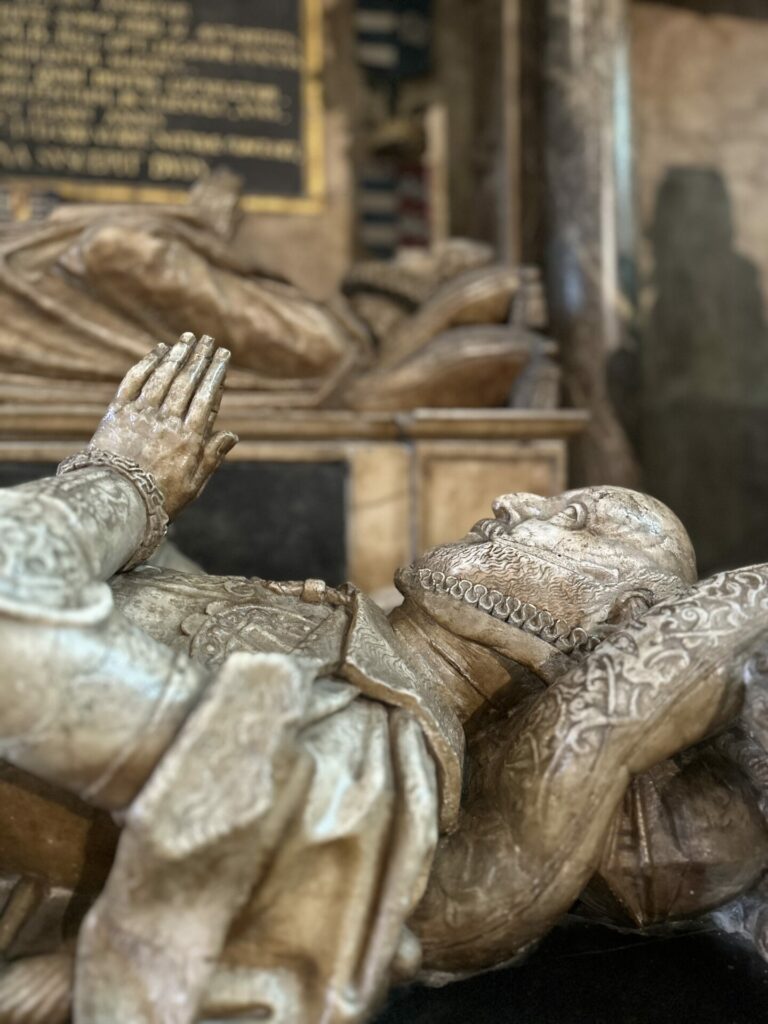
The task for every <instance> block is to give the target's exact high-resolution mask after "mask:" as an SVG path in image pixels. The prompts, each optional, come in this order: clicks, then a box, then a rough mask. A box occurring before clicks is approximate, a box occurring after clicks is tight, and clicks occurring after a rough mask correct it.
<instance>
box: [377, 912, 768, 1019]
mask: <svg viewBox="0 0 768 1024" xmlns="http://www.w3.org/2000/svg"><path fill="white" fill-rule="evenodd" d="M767 1013H768V966H766V964H765V963H764V962H763V961H762V960H760V959H759V957H758V956H757V955H756V954H755V953H754V952H753V951H751V950H749V949H747V948H745V947H744V946H742V945H741V944H737V943H736V942H735V941H734V940H732V939H729V938H727V937H725V936H721V935H716V934H713V933H707V934H696V935H690V934H689V935H681V934H673V935H671V936H669V937H666V938H642V937H637V936H633V935H623V934H618V933H616V932H612V931H609V930H608V929H601V928H595V927H587V926H582V925H574V926H571V927H568V928H559V929H556V930H555V931H554V932H553V933H552V935H550V936H549V938H548V939H546V940H545V942H543V943H542V945H541V946H540V947H539V949H538V950H537V951H536V952H535V953H532V954H531V956H530V957H529V958H528V959H527V960H526V961H525V963H523V964H521V965H520V966H519V967H511V968H507V969H506V970H503V971H494V972H492V973H489V974H484V975H480V976H478V977H476V978H472V979H470V980H469V981H464V982H458V983H455V984H453V985H448V986H446V987H445V988H441V989H427V988H422V987H420V986H414V987H412V988H410V989H402V990H400V991H397V992H395V993H394V994H393V996H392V997H391V999H390V1001H389V1003H388V1005H387V1008H386V1009H385V1011H384V1012H383V1013H382V1014H381V1015H380V1016H379V1017H378V1018H377V1020H376V1022H375V1024H684V1022H686V1021H696V1024H757V1022H758V1021H762V1020H765V1018H766V1014H767Z"/></svg>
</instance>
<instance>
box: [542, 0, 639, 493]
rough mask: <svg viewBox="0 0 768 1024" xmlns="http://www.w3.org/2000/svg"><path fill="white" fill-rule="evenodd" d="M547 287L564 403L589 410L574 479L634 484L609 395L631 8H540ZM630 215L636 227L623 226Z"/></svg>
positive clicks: (555, 3)
mask: <svg viewBox="0 0 768 1024" xmlns="http://www.w3.org/2000/svg"><path fill="white" fill-rule="evenodd" d="M542 6H543V8H544V16H545V25H544V26H543V28H544V38H545V45H544V54H543V61H544V67H543V74H544V98H543V106H544V111H543V114H544V136H545V138H544V143H545V150H546V156H545V166H546V189H545V193H546V199H545V203H546V211H545V216H546V280H547V298H548V302H549V313H550V322H551V327H552V333H553V335H554V336H555V337H556V338H557V339H558V341H559V342H560V344H561V349H562V362H563V370H564V382H565V388H566V399H567V401H568V403H569V404H571V405H574V406H580V407H582V408H585V409H588V410H589V412H590V413H591V416H592V421H591V424H590V427H589V428H588V429H587V431H586V433H585V434H584V436H583V437H582V439H581V440H580V441H578V442H577V443H576V445H575V447H574V451H573V461H572V476H573V478H574V482H576V483H579V484H583V483H594V484H600V483H613V484H621V485H624V486H633V485H634V486H636V485H637V479H638V471H637V466H636V463H635V460H634V456H633V454H632V450H631V448H630V445H629V443H628V441H627V438H626V435H625V434H624V431H623V429H622V427H621V425H620V423H619V420H618V418H617V416H616V413H615V410H614V408H613V406H612V404H611V400H610V397H609V393H608V377H607V366H608V362H609V360H610V359H611V357H612V356H614V355H616V354H617V353H618V351H619V349H620V347H621V346H622V341H623V336H624V332H625V328H626V325H627V320H628V307H629V303H628V301H627V299H626V294H625V291H624V290H623V288H622V285H621V281H620V269H619V268H620V257H621V255H622V254H621V253H620V247H624V248H625V249H627V248H628V249H629V251H628V252H627V253H625V254H624V256H625V257H628V258H629V263H630V264H631V263H633V262H634V261H633V257H632V252H631V248H632V242H631V207H632V202H631V185H630V182H629V159H630V151H629V145H630V141H629V124H630V98H629V88H630V87H629V75H628V58H627V37H626V32H627V10H626V8H627V0H543V4H542ZM628 217H629V220H628Z"/></svg>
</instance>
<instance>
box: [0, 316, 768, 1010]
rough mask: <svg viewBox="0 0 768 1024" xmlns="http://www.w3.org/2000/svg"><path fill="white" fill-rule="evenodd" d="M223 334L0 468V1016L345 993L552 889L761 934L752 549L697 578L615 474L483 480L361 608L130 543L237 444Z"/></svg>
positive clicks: (760, 695)
mask: <svg viewBox="0 0 768 1024" xmlns="http://www.w3.org/2000/svg"><path fill="white" fill-rule="evenodd" d="M228 359H229V354H228V352H227V351H226V350H222V349H218V350H216V349H215V347H214V345H213V342H212V341H211V340H210V339H209V338H202V339H201V340H200V341H195V339H194V338H193V337H192V336H191V335H185V336H183V338H182V340H181V341H180V342H179V343H178V344H177V345H176V346H174V347H173V348H171V349H168V348H167V347H166V346H164V345H160V346H157V347H156V348H155V349H154V350H153V351H152V352H151V353H150V354H149V355H148V356H146V357H145V358H144V359H143V360H142V361H141V362H140V363H139V364H138V365H137V366H135V367H134V368H133V369H132V370H131V371H129V373H128V375H127V376H126V378H125V379H124V381H123V383H122V384H121V385H120V388H119V390H118V393H117V396H116V398H115V399H114V401H113V402H112V404H111V405H110V406H109V409H108V410H107V413H106V415H105V417H104V419H103V420H102V422H101V425H100V426H99V428H98V429H97V431H96V434H95V435H94V437H93V441H92V444H91V446H90V447H89V448H88V449H86V451H85V452H84V453H83V454H81V455H80V456H76V457H75V458H74V459H70V460H67V462H66V463H65V464H63V465H62V467H61V471H60V475H58V476H56V477H54V478H49V479H45V480H40V481H37V482H34V483H29V484H23V485H21V486H18V487H14V488H8V489H6V490H4V491H2V492H1V493H0V526H1V529H0V640H1V641H2V642H1V643H0V757H2V762H0V765H1V766H2V768H1V770H0V817H2V819H3V820H2V827H1V828H0V877H2V883H1V884H2V890H0V891H1V892H2V901H3V902H2V910H1V911H0V950H1V951H2V955H3V969H2V973H0V1020H3V1021H5V1022H9V1024H35V1022H39V1024H64V1022H65V1021H67V1020H68V1019H70V1017H71V1018H72V1019H73V1020H74V1021H75V1022H76V1024H106V1022H114V1021H131V1022H137V1024H141V1022H146V1024H161V1022H162V1024H187V1022H193V1021H206V1020H207V1021H218V1020H222V1019H238V1020H253V1021H256V1020H269V1021H274V1022H275V1024H313V1022H316V1024H353V1022H362V1021H365V1020H367V1019H369V1018H370V1016H371V1015H372V1014H373V1013H374V1012H375V1011H376V1009H377V1007H378V1006H379V1005H380V1001H381V999H382V998H383V996H384V995H385V994H386V992H387V990H388V988H389V986H391V985H393V984H395V983H398V982H403V981H406V980H408V979H413V978H418V979H421V980H424V981H427V982H429V983H442V982H445V981H449V980H451V979H453V978H459V977H463V976H466V975H468V974H472V973H475V972H478V971H482V970H486V969H488V968H492V967H495V966H498V965H500V964H503V963H508V962H510V961H514V960H515V959H516V958H517V957H519V956H520V955H521V954H523V953H525V952H530V951H531V950H533V949H534V947H535V945H536V943H537V942H538V941H539V940H540V939H541V938H542V937H543V936H545V935H546V934H547V932H548V931H549V930H550V929H551V928H552V927H553V926H554V925H555V924H556V923H557V922H558V920H560V919H561V918H562V917H563V915H565V914H566V913H567V912H568V911H570V910H571V909H572V908H573V907H574V904H576V906H577V909H578V913H580V914H581V915H582V916H584V917H585V918H588V919H591V920H597V921H600V922H602V923H604V924H606V925H611V926H615V927H622V928H632V929H637V930H643V929H647V928H653V929H656V930H658V929H664V928H665V927H674V928H679V927H681V925H682V923H683V922H686V921H692V922H696V921H700V920H701V919H702V917H704V916H705V915H710V918H709V919H710V921H714V922H715V923H717V924H718V925H720V926H722V927H725V928H728V929H730V930H735V931H739V932H741V933H742V934H743V935H744V936H745V937H747V938H748V939H750V940H751V941H752V942H753V944H754V946H755V948H756V950H757V951H758V952H759V953H760V954H761V955H766V952H767V951H768V950H767V942H768V917H767V910H766V903H765V881H764V876H765V870H766V867H768V826H767V825H766V818H765V813H766V810H767V809H768V805H767V804H766V797H767V795H768V762H767V761H766V744H768V649H767V648H766V643H765V629H766V625H768V587H767V585H768V568H766V566H762V565H758V566H752V567H749V568H745V569H740V570H735V571H731V572H726V573H721V574H719V575H718V576H714V577H712V578H710V579H706V580H703V581H697V574H696V565H695V558H694V552H693V550H692V547H691V544H690V541H689V539H688V536H687V534H686V531H685V529H684V527H683V526H682V525H681V523H680V522H679V521H678V520H677V519H676V517H675V516H674V515H673V514H672V513H671V512H670V511H669V509H667V508H666V507H665V506H663V505H662V504H660V503H659V502H658V501H656V500H654V499H653V498H650V497H648V496H646V495H642V494H638V493H636V492H633V491H628V490H623V489H620V488H615V487H591V488H585V489H582V490H578V491H570V492H567V493H565V494H562V495H559V496H557V497H554V498H540V497H537V496H536V495H533V494H507V495H502V496H500V497H499V498H498V499H497V500H496V501H495V503H494V506H493V509H492V510H490V515H489V517H488V518H487V519H483V520H481V521H480V522H478V523H476V524H475V525H474V526H472V527H471V528H470V530H469V532H468V533H467V535H466V536H465V537H464V538H462V539H460V540H457V541H456V542H455V543H452V544H445V545H442V546H439V547H437V548H434V549H432V550H431V551H428V552H427V553H426V554H425V555H423V556H422V557H421V558H420V559H418V560H417V561H415V562H414V563H413V564H411V565H410V566H407V567H405V568H403V569H402V570H401V571H400V572H399V573H398V576H397V579H396V583H397V586H398V587H399V589H400V591H401V593H402V595H403V603H402V605H401V606H400V607H399V608H397V609H395V610H394V611H393V612H391V613H390V614H389V615H388V616H387V615H385V614H384V613H383V612H382V611H381V609H380V608H379V607H378V606H377V605H376V604H375V603H374V602H373V601H372V600H371V599H370V598H368V597H366V596H365V595H364V594H363V593H361V592H360V591H358V590H356V589H355V588H354V587H351V586H344V587H341V588H336V589H334V588H331V587H328V586H326V584H324V583H323V582H322V581H319V580H314V579H309V580H300V581H295V582H272V581H268V580H263V579H258V578H250V579H246V578H242V577H213V576H207V575H205V574H201V573H189V572H180V571H176V570H174V569H172V568H168V567H167V566H162V565H151V564H146V562H143V560H145V559H146V558H147V557H149V555H150V553H151V551H152V550H154V548H155V547H156V546H157V545H158V544H159V543H160V542H161V540H162V537H163V533H164V529H165V523H166V520H167V519H173V518H174V517H175V516H176V515H177V514H178V513H179V512H180V511H181V510H182V509H183V507H184V506H185V505H186V504H188V503H189V502H190V501H192V500H193V499H194V498H195V496H196V495H197V494H198V493H199V492H200V490H201V488H202V487H203V486H205V484H206V482H207V481H208V479H209V477H210V476H211V475H212V474H213V473H214V471H215V469H216V468H217V466H218V465H219V464H220V463H221V461H222V460H223V458H224V457H225V455H226V453H227V452H228V451H229V450H230V449H231V447H232V446H233V444H234V443H235V441H236V438H235V437H234V436H233V435H231V434H229V433H227V432H221V431H218V432H217V431H216V429H215V420H216V413H217V410H218V407H219V403H220V400H221V395H222V389H223V385H224V377H225V373H226V369H227V362H228ZM211 486H212V487H215V486H216V484H215V481H213V482H212V483H211ZM371 543H375V538H373V537H372V538H371ZM137 562H141V563H142V564H136V563H137ZM532 955H535V952H534V953H533V954H532Z"/></svg>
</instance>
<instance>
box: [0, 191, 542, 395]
mask: <svg viewBox="0 0 768 1024" xmlns="http://www.w3.org/2000/svg"><path fill="white" fill-rule="evenodd" d="M238 199H239V185H238V183H237V181H236V180H235V179H234V177H232V176H230V175H228V174H227V173H226V172H221V173H218V174H213V175H211V177H210V178H209V179H206V180H203V181H201V182H200V183H198V185H197V186H195V188H193V190H192V192H191V194H190V197H189V202H188V203H187V204H186V205H183V206H177V207H154V208H153V207H148V206H141V205H132V206H131V205H126V206H111V207H110V206H106V207H104V206H102V207H98V206H89V207H83V206H71V207H66V206H65V207H61V208H59V209H58V210H57V211H55V213H54V214H53V216H52V217H51V218H50V219H49V220H47V221H45V222H43V223H42V224H21V225H16V226H13V227H11V228H8V229H6V230H5V232H4V233H3V234H2V236H0V397H2V398H3V399H4V400H6V401H11V402H16V403H18V404H19V405H20V406H25V405H39V406H45V405H46V404H51V403H54V404H56V403H59V404H61V403H65V402H69V403H75V404H80V405H82V404H87V403H89V402H93V401H97V400H99V399H101V401H102V404H103V405H106V403H107V402H108V401H109V399H110V396H111V392H112V391H113V390H114V386H115V385H116V383H117V382H118V381H119V380H120V378H121V377H122V376H123V374H124V373H125V371H126V370H127V368H128V367H129V366H130V364H131V362H133V361H135V360H136V359H139V358H140V357H141V356H142V355H143V353H144V352H146V351H147V349H148V348H149V347H150V346H151V345H152V344H154V343H155V341H157V340H163V341H166V342H169V343H172V342H173V340H174V339H175V338H176V337H177V336H178V333H179V332H180V331H182V330H184V329H185V328H186V326H187V325H188V324H189V323H198V322H201V323H205V324H207V325H208V328H209V330H210V331H211V332H212V333H214V334H215V336H216V338H217V339H218V341H219V343H220V344H223V345H226V346H227V347H228V348H229V349H230V351H231V352H232V371H231V374H230V385H231V393H230V395H229V396H228V399H227V404H228V405H229V406H230V407H232V409H235V408H237V409H239V410H240V411H243V410H245V411H247V410H249V409H250V410H256V409H259V408H263V407H264V406H267V407H274V406H284V407H285V406H288V407H294V408H307V407H317V406H324V407H332V408H339V407H341V408H352V409H359V410H374V411H380V410H399V409H411V408H414V407H417V406H443V407H450V406H499V405H506V404H507V403H508V401H509V400H510V393H511V391H512V387H513V385H514V383H515V381H516V380H517V379H518V377H519V375H520V374H521V371H523V370H524V369H527V370H528V374H529V376H531V375H532V376H533V378H534V379H533V382H532V383H529V385H528V386H527V388H526V389H524V393H520V394H518V395H517V397H516V398H515V399H514V400H516V401H520V402H521V403H522V404H525V405H528V406H531V405H538V406H542V405H543V406H544V407H554V406H556V405H557V404H558V385H559V377H558V372H557V367H556V364H555V363H554V362H553V360H552V358H551V357H552V356H553V354H554V353H555V351H556V346H555V344H554V342H552V341H550V340H549V339H547V338H546V337H544V336H543V335H542V334H541V333H539V332H537V329H539V328H541V326H542V324H543V308H542V305H543V300H542V297H541V285H540V281H539V278H538V274H537V273H536V271H535V270H533V269H532V268H525V267H523V268H512V267H507V266H503V265H501V264H498V263H496V262H494V255H493V252H492V251H491V250H490V249H489V248H488V247H487V246H483V245H479V244H476V243H471V242H467V241H462V240H451V241H448V242H446V243H444V244H442V245H439V246H436V247H435V249H433V250H432V251H430V252H424V253H421V254H419V255H415V256H413V255H412V256H409V257H406V258H404V259H401V260H399V261H393V262H392V263H372V264H371V263H363V264H361V265H359V266H358V267H356V268H353V270H352V271H351V273H350V275H349V279H348V281H347V282H346V283H345V286H344V292H345V293H346V295H342V294H339V295H337V296H335V297H334V298H332V299H331V300H329V301H328V302H327V303H320V302H316V301H314V300H312V299H310V298H308V297H307V296H306V295H305V294H303V293H302V292H301V291H300V290H299V289H298V288H296V287H294V286H293V285H292V284H291V283H289V282H288V281H286V280H284V279H282V278H278V277H277V276H275V275H274V274H273V273H271V272H270V270H269V269H268V268H264V267H260V266H258V265H255V263H254V261H253V260H249V259H248V258H247V256H245V255H237V254H236V249H235V247H234V246H233V244H232V238H233V235H234V233H235V231H236V227H237V223H238V211H237V204H238Z"/></svg>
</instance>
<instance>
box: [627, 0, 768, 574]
mask: <svg viewBox="0 0 768 1024" xmlns="http://www.w3.org/2000/svg"><path fill="white" fill-rule="evenodd" d="M631 27H632V63H633V85H634V122H635V139H634V149H635V170H636V183H637V189H638V199H639V211H640V228H641V232H640V235H641V250H640V267H641V281H642V290H641V308H640V357H641V371H640V373H639V379H638V382H637V383H638V388H639V391H640V430H639V436H638V437H637V438H636V440H637V442H638V444H639V447H640V453H641V460H642V464H643V469H644V472H645V485H646V488H647V489H648V490H650V491H652V492H653V493H655V494H657V495H658V496H659V497H660V498H662V499H663V500H665V501H667V502H668V503H669V504H670V505H671V506H672V507H673V508H674V509H675V511H676V512H677V513H678V514H679V515H680V516H681V518H682V519H683V521H684V522H685V524H686V525H687V527H688V528H689V530H690V532H691V534H692V536H693V539H694V542H695V545H696V549H697V551H698V554H699V563H700V569H701V570H702V571H708V570H711V569H717V568H719V567H723V566H726V565H734V564H739V563H741V564H743V563H747V562H754V561H764V560H768V325H767V324H766V315H765V308H764V306H765V303H764V295H765V284H766V278H767V277H768V160H767V159H766V154H768V104H767V103H766V100H767V99H768V4H766V3H764V2H762V0H685V2H675V3H645V2H642V3H641V2H636V3H634V4H633V8H632V26H631Z"/></svg>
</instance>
